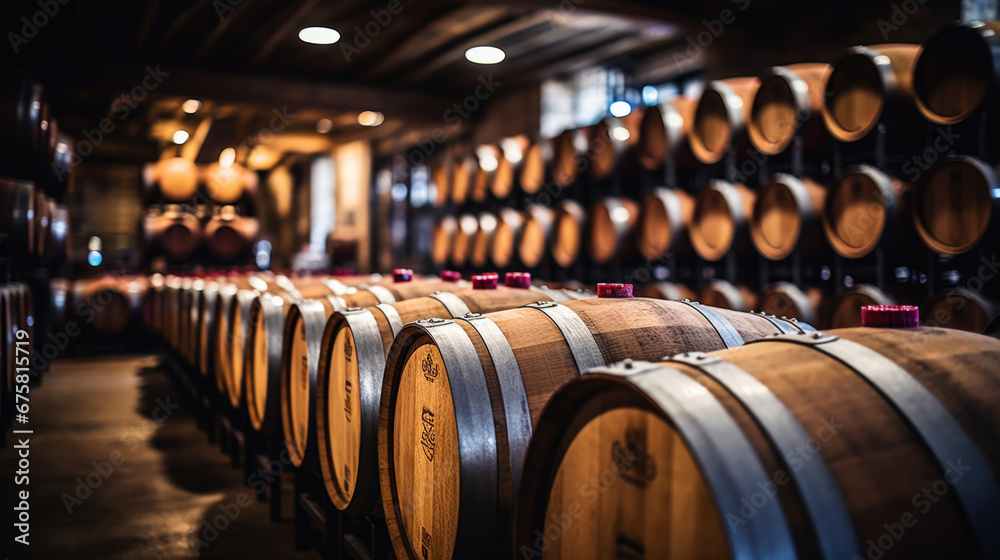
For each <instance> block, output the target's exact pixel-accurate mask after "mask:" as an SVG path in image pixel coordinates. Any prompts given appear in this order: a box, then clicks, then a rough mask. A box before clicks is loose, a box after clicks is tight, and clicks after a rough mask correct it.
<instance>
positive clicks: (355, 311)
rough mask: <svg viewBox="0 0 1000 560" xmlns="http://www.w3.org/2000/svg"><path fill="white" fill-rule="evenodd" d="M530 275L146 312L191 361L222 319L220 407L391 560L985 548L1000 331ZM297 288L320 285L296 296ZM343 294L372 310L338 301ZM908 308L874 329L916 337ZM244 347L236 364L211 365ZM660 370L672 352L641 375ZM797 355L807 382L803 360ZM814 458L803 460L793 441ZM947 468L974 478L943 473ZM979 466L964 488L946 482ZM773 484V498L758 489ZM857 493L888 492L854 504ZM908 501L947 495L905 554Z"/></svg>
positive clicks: (191, 294) (358, 283)
mask: <svg viewBox="0 0 1000 560" xmlns="http://www.w3.org/2000/svg"><path fill="white" fill-rule="evenodd" d="M524 278H525V277H524V276H523V275H521V276H520V279H519V277H518V276H517V275H514V276H513V277H512V278H511V285H512V286H516V287H513V288H508V289H503V288H495V289H492V290H490V289H488V288H490V287H492V286H493V285H495V282H496V277H495V276H494V277H492V278H491V277H489V276H486V275H483V276H479V277H475V278H474V283H475V287H478V288H480V289H478V290H477V289H472V290H470V289H468V287H467V285H464V284H462V283H459V282H454V283H450V284H451V285H450V286H449V285H448V284H449V283H447V282H441V281H438V280H436V279H425V280H416V281H413V282H410V283H400V282H393V283H387V280H382V281H374V282H373V280H374V279H371V278H367V277H365V278H353V279H352V278H343V277H338V278H321V279H317V278H313V279H310V280H305V279H298V280H289V279H281V278H279V277H274V276H256V277H242V278H235V279H234V278H230V279H226V280H222V279H217V280H215V281H207V279H180V278H169V279H167V280H166V281H165V282H164V284H163V286H162V287H161V288H160V290H159V294H160V296H159V297H162V298H163V299H162V302H161V305H160V308H161V309H162V310H163V312H168V311H169V310H170V309H174V310H180V311H181V312H180V317H175V318H174V319H168V318H167V317H165V316H164V317H161V318H160V319H161V322H160V323H159V327H160V329H161V332H164V333H165V337H166V338H167V339H168V340H173V341H174V346H175V347H177V348H178V349H179V350H181V353H182V354H184V355H187V356H188V359H189V360H190V359H191V358H192V357H194V355H192V354H191V352H192V351H194V353H195V354H198V352H199V351H198V345H199V344H205V343H206V339H201V341H199V338H200V336H193V335H192V334H191V331H192V329H194V330H195V331H197V332H206V331H205V330H204V327H203V326H202V325H203V324H204V323H205V322H206V321H207V322H209V323H211V322H212V321H214V323H215V324H214V329H213V327H211V326H210V327H208V331H207V332H212V331H213V330H214V331H215V333H216V334H215V337H216V348H215V350H216V351H219V350H222V354H223V355H225V354H228V355H229V358H226V357H224V356H223V357H220V358H217V359H216V363H215V367H217V368H223V369H224V368H229V370H230V371H229V372H228V373H222V376H223V377H224V378H225V379H224V380H221V381H220V380H218V379H216V383H217V385H218V388H219V390H220V391H222V390H225V391H227V392H226V393H224V394H226V395H228V396H229V397H230V399H232V403H233V404H234V411H235V412H236V413H238V414H241V415H244V414H245V415H247V417H248V420H249V422H250V424H251V425H252V426H253V427H254V429H260V430H280V433H282V434H283V435H284V438H285V443H286V445H287V446H288V449H289V455H290V457H291V459H292V462H293V464H294V465H296V467H298V468H303V469H317V468H318V469H319V470H320V472H321V473H322V475H323V479H324V481H325V483H326V487H327V491H328V494H329V497H330V499H331V501H332V502H333V504H334V505H335V506H336V507H338V508H340V509H343V510H345V511H347V512H349V513H352V514H357V515H367V514H371V513H376V514H380V515H384V516H385V520H386V523H387V525H388V527H389V531H390V536H391V537H392V542H393V547H394V549H395V553H396V555H397V557H399V558H414V559H416V558H445V559H447V558H467V557H473V556H475V557H481V556H484V555H486V556H489V557H498V558H503V557H511V555H512V553H513V554H517V555H518V556H520V555H521V554H527V556H526V557H534V556H543V555H549V556H553V557H562V555H563V554H566V555H567V556H568V557H569V556H572V557H583V558H607V557H641V556H647V555H648V556H650V557H673V556H677V557H689V556H691V554H689V553H692V552H697V551H703V550H706V548H705V544H704V542H705V541H706V537H707V540H708V541H711V542H712V543H713V544H712V547H714V548H711V552H712V554H711V555H712V556H716V555H724V554H727V553H729V554H731V555H733V556H737V557H773V556H775V555H783V556H788V557H792V556H796V555H798V556H802V557H824V558H827V557H829V558H833V557H849V556H850V555H851V554H854V553H859V554H866V552H865V548H866V547H867V546H869V543H870V542H876V543H877V546H880V547H882V549H881V552H882V553H883V554H885V555H886V556H885V557H887V558H888V557H901V558H905V557H912V555H913V553H914V552H915V551H925V550H939V549H940V550H946V549H949V548H947V547H951V548H953V549H958V550H962V551H963V557H993V556H994V554H993V553H994V550H993V549H992V548H990V547H991V546H992V544H991V542H992V541H991V539H990V536H989V535H990V534H991V532H990V529H989V528H990V527H991V526H992V524H993V521H994V520H992V519H990V518H989V517H990V514H989V512H990V511H993V510H995V506H998V505H1000V493H998V490H997V483H996V473H997V472H998V471H1000V468H998V467H997V466H996V465H997V462H996V458H995V457H993V455H994V454H995V453H994V452H993V451H992V449H993V446H992V445H991V444H990V442H991V441H992V439H993V438H995V437H996V435H995V432H996V430H997V428H998V427H1000V417H998V415H997V413H996V411H994V410H993V407H991V405H990V404H989V400H990V397H989V391H988V387H992V386H995V385H996V380H995V379H993V378H994V377H995V376H996V371H995V368H992V365H991V364H992V362H993V360H995V359H996V358H1000V342H998V341H997V340H994V339H990V338H987V337H983V336H980V335H974V334H968V333H960V332H958V331H953V330H946V329H938V328H927V327H925V328H919V329H917V328H909V329H906V330H899V331H895V330H881V329H874V328H864V329H845V330H837V331H832V332H830V333H827V334H820V333H816V332H815V331H814V329H813V328H812V327H811V326H810V325H808V324H806V323H805V322H802V321H794V320H791V319H782V318H780V317H776V316H773V315H767V314H759V313H752V314H751V313H740V312H735V311H731V310H726V309H721V308H712V307H709V306H705V305H701V304H698V303H694V302H692V301H690V300H682V301H667V300H657V299H649V298H643V297H635V298H632V297H631V295H632V294H631V286H628V285H601V286H599V287H598V295H599V296H601V297H597V298H595V297H592V296H593V294H581V293H571V292H561V291H554V290H548V289H543V288H541V287H534V288H532V287H524V286H530V285H529V284H527V283H526V282H524ZM490 280H492V282H490ZM199 282H200V284H199ZM282 284H284V287H282V286H281V285H282ZM348 284H354V286H349V285H348ZM296 285H301V286H303V287H305V286H307V285H308V286H317V285H322V286H324V288H321V289H319V290H318V291H319V293H320V294H322V295H319V297H318V299H310V298H308V297H305V296H304V295H302V296H300V294H298V293H296V292H297V291H298V288H297V287H296ZM373 288H374V290H372V289H373ZM379 288H382V289H379ZM441 288H444V289H443V290H442V289H441ZM429 290H435V291H434V292H429ZM334 291H340V292H341V295H334ZM386 292H388V293H386ZM185 294H187V295H185ZM211 294H214V295H211ZM312 295H314V296H315V295H316V292H312ZM587 295H589V296H591V297H583V296H587ZM390 296H391V300H390ZM348 297H350V299H351V300H352V301H353V302H361V303H360V304H359V305H358V306H357V307H339V306H342V305H345V304H348V301H346V300H344V298H348ZM213 298H214V300H215V304H214V305H212V304H211V303H209V302H210V301H211V300H212V299H213ZM557 299H563V301H555V300H557ZM206 300H207V301H206ZM365 300H368V301H365ZM526 300H537V301H533V302H531V303H525V301H526ZM376 301H380V303H378V304H377V305H370V304H372V303H375V302H376ZM199 302H204V303H199ZM366 304H368V305H367V306H366V307H365V305H366ZM338 307H339V308H338ZM195 309H199V310H200V311H198V312H196V311H194V310H195ZM211 309H214V310H215V311H214V312H213V311H209V310H211ZM877 309H882V308H876V310H877ZM915 312H916V309H915V308H904V309H902V313H903V315H904V317H903V318H898V317H897V318H892V317H891V313H890V317H889V318H888V319H885V318H883V321H886V322H885V325H886V326H888V325H890V324H896V323H898V326H906V327H916V321H917V319H916V316H915V315H914V313H915ZM199 315H201V316H202V318H201V319H199V318H198V317H199ZM213 315H214V317H215V318H214V319H212V317H213ZM178 320H179V321H180V324H178V323H176V321H178ZM184 322H187V323H188V326H187V327H183V326H182V324H183V323H184ZM185 328H186V329H187V331H186V332H187V336H186V338H187V340H188V342H184V340H183V339H184V338H185V335H184V334H183V332H184V331H183V329H185ZM222 333H227V334H222ZM229 333H231V334H229ZM773 335H778V336H777V338H775V337H774V336H773ZM207 340H208V341H211V337H210V338H209V339H207ZM755 341H757V342H760V341H763V342H761V343H760V344H756V343H755V344H751V345H748V346H747V347H746V348H740V347H741V346H743V345H744V344H747V343H751V342H755ZM177 343H179V344H181V345H186V346H178V344H177ZM208 344H211V342H208ZM192 345H193V346H194V349H192ZM278 347H280V350H278ZM185 348H186V350H185ZM234 351H235V352H236V353H235V354H234V353H233V352H234ZM711 351H720V352H718V353H717V354H715V355H707V356H706V355H704V354H701V353H700V352H711ZM239 353H242V355H243V358H242V363H241V364H233V363H230V364H225V360H227V359H228V360H233V359H235V356H237V355H238V354H239ZM663 356H675V358H673V359H672V360H671V361H670V362H669V363H665V364H664V363H660V364H653V363H643V362H640V361H639V360H646V361H649V362H662V361H663ZM831 358H832V359H831ZM621 360H626V361H625V362H623V363H621V364H619V365H617V366H610V367H609V364H612V363H613V362H619V361H621ZM632 360H635V361H632ZM192 364H197V365H198V366H200V367H198V369H200V370H201V371H202V373H207V374H208V375H210V376H211V375H215V376H216V377H218V376H219V375H220V374H219V371H218V370H216V371H215V372H213V371H212V370H211V369H210V368H211V367H212V366H211V365H210V364H209V363H204V362H203V363H201V364H199V363H198V362H197V361H192ZM715 364H719V365H715ZM727 364H728V365H727ZM799 364H806V365H807V366H808V368H809V373H810V375H798V374H799V373H801V371H792V370H791V368H796V370H798V369H799V368H798V367H797V366H798V365H799ZM240 367H242V368H243V375H242V378H243V380H242V384H243V387H242V396H239V395H236V396H235V398H234V394H233V389H234V388H233V387H232V384H233V383H241V381H240V380H239V379H240V376H239V374H238V373H235V372H236V370H238V369H239V368H240ZM233 368H236V369H233ZM595 368H596V369H595ZM956 368H959V369H956ZM588 370H591V373H588V374H586V375H581V374H582V373H583V372H586V371H588ZM953 370H954V373H948V372H952V371H953ZM664 372H666V373H664ZM942 374H945V375H942ZM959 374H960V375H959ZM661 376H662V380H661V379H660V377H661ZM685 378H687V380H685ZM872 386H874V388H875V390H873V389H872ZM946 397H947V398H946ZM276 399H277V401H278V402H275V400H276ZM939 399H940V400H939ZM816 402H822V403H826V404H824V405H823V406H815V405H814V404H813V403H816ZM796 403H802V404H801V405H799V404H796ZM807 403H808V404H809V406H805V404H807ZM859 407H860V408H859ZM858 410H864V411H865V413H864V415H859V414H857V411H858ZM869 411H871V414H869ZM925 416H927V417H925ZM911 427H912V428H915V430H914V429H912V428H911ZM678 436H679V437H678ZM810 438H812V439H810ZM947 442H952V443H953V444H956V445H958V446H959V447H957V448H955V447H951V448H949V447H948V444H947ZM955 442H957V443H955ZM922 444H926V445H922ZM803 445H808V446H815V448H813V447H809V448H808V449H809V452H808V455H804V456H801V457H800V456H796V455H795V454H794V453H785V451H786V450H789V451H791V450H793V449H797V448H802V446H803ZM887 447H891V448H893V449H895V450H896V451H894V452H893V453H890V454H886V453H885V450H886V449H887ZM949 453H952V454H951V455H949ZM954 453H958V454H959V455H955V454H954ZM984 455H985V457H986V459H988V461H989V462H986V460H984ZM958 456H961V457H962V458H963V460H964V458H965V457H970V458H971V461H972V463H973V464H974V465H976V466H975V467H974V468H973V470H971V471H969V472H965V470H962V472H960V473H956V472H952V471H953V470H954V461H955V460H956V459H954V457H958ZM803 457H804V458H803ZM949 460H951V461H953V462H952V463H948V462H947V461H949ZM800 464H804V465H806V467H807V468H806V470H805V471H804V472H801V473H800V469H801V468H802V467H800V466H799V465H800ZM861 465H864V466H861ZM911 465H912V466H914V467H913V468H911ZM949 468H952V471H946V469H949ZM900 469H902V470H906V471H907V472H906V475H905V476H901V475H900V474H899V473H898V472H897V471H898V470H900ZM778 472H781V473H783V474H782V477H784V478H776V477H775V475H774V474H773V473H778ZM971 472H975V473H977V474H976V476H975V477H973V479H971V480H969V481H968V483H967V484H966V483H965V482H964V481H963V486H961V487H962V488H967V489H968V490H965V491H959V488H960V486H959V485H954V486H953V487H948V486H945V487H944V490H942V489H939V488H938V487H937V486H936V485H937V484H938V481H939V480H941V479H944V478H945V477H947V479H946V480H947V483H950V484H954V482H955V480H956V477H959V476H969V474H970V473H971ZM610 477H613V479H612V478H610ZM859 477H860V478H859ZM619 478H621V479H622V480H621V482H619V483H617V484H615V481H617V480H618V479H619ZM789 479H790V480H791V481H792V482H793V484H791V485H788V480H789ZM772 480H773V482H771V486H770V487H769V488H773V489H774V491H773V492H771V491H770V490H768V489H767V488H765V487H759V485H760V484H763V483H765V482H770V481H772ZM782 480H784V481H782ZM866 484H868V485H870V484H875V485H877V486H878V487H879V488H880V492H879V493H877V496H878V497H877V498H876V499H863V500H862V499H859V497H858V496H859V494H858V492H860V491H861V490H859V488H860V489H863V488H864V487H865V485H866ZM717 485H718V487H717ZM922 488H933V490H932V491H933V492H936V496H937V497H939V498H940V497H941V496H945V495H946V494H947V496H946V497H945V498H944V499H941V500H939V501H935V502H934V503H939V502H940V503H943V504H945V505H942V506H940V511H937V510H936V509H935V510H934V511H933V513H929V512H925V511H923V510H921V511H920V512H921V513H925V514H926V515H927V516H928V517H927V518H926V519H928V522H926V523H925V524H924V526H925V529H923V530H922V531H921V532H920V534H919V535H918V536H914V537H908V538H912V543H913V544H911V543H907V544H905V545H904V546H896V547H893V546H891V544H892V543H890V546H886V545H884V544H883V543H882V541H881V540H879V539H880V537H882V532H884V531H885V529H884V528H883V524H884V523H887V522H895V521H896V520H899V519H900V515H901V514H902V513H906V512H908V511H909V510H908V509H906V508H915V507H917V505H915V504H911V503H910V498H911V497H912V496H913V495H914V494H920V492H921V490H922ZM949 489H951V490H952V491H951V492H950V494H949V493H948V490H949ZM758 490H760V491H761V493H762V496H761V497H762V498H763V499H765V500H773V501H774V503H775V505H773V506H770V507H769V508H764V507H763V504H760V503H759V502H758V499H759V498H758V496H756V492H757V491H758ZM765 492H766V493H765ZM976 497H978V499H979V500H980V501H976ZM741 499H743V501H745V502H747V503H749V504H751V505H749V506H744V503H743V502H742V501H741ZM983 500H984V501H983ZM928 503H930V502H928ZM976 504H979V505H981V506H983V507H978V506H977V505H976ZM741 506H744V510H745V511H744V510H741V509H740V507H741ZM751 507H753V508H754V509H752V510H751V509H750V508H751ZM936 507H937V506H935V508H936ZM901 508H903V509H901ZM932 509H933V508H932ZM763 511H767V512H768V513H767V514H766V515H765V514H763V513H759V512H763ZM673 512H676V515H674V514H673ZM755 512H757V513H758V514H755ZM732 516H736V517H735V519H737V522H735V524H734V521H733V517H732ZM921 519H924V518H923V517H922V518H921ZM654 520H655V521H654ZM831 520H832V521H831ZM886 520H888V521H886ZM904 523H906V521H904ZM515 528H516V531H515ZM763 535H766V536H767V538H764V536H763ZM768 539H770V540H768ZM942 543H943V544H942ZM928 547H929V548H928ZM942 547H945V548H942ZM845 551H846V553H847V555H844V553H845ZM858 551H860V552H858Z"/></svg>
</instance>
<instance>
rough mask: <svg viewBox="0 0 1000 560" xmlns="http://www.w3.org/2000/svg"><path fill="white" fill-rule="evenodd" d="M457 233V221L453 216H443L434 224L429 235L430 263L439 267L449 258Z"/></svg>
mask: <svg viewBox="0 0 1000 560" xmlns="http://www.w3.org/2000/svg"><path fill="white" fill-rule="evenodd" d="M457 231H458V220H456V219H455V218H454V217H453V216H443V217H441V218H439V219H438V220H437V221H436V222H434V231H433V232H432V233H431V262H432V263H434V266H436V267H441V266H444V265H445V264H447V263H448V260H449V259H450V258H451V247H452V243H453V242H454V240H455V233H456V232H457Z"/></svg>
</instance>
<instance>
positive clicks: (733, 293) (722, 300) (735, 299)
mask: <svg viewBox="0 0 1000 560" xmlns="http://www.w3.org/2000/svg"><path fill="white" fill-rule="evenodd" d="M699 301H700V302H701V303H702V304H704V305H710V306H712V307H721V308H722V309H732V310H733V311H753V310H755V309H757V292H755V291H753V290H751V289H750V288H748V287H747V286H745V285H743V284H739V285H736V284H733V283H732V282H730V281H728V280H720V279H715V280H709V281H708V282H707V283H706V284H705V285H704V286H703V287H702V288H701V295H700V296H699ZM807 322H808V321H807ZM810 324H811V323H810Z"/></svg>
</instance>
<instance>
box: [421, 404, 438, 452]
mask: <svg viewBox="0 0 1000 560" xmlns="http://www.w3.org/2000/svg"><path fill="white" fill-rule="evenodd" d="M420 421H421V423H423V425H424V429H423V432H421V434H420V446H421V447H423V448H424V456H425V457H427V460H428V461H430V462H432V463H433V462H434V440H435V438H436V437H437V436H436V435H435V434H434V413H433V412H431V411H430V410H429V409H428V408H427V407H424V411H423V413H422V414H421V415H420Z"/></svg>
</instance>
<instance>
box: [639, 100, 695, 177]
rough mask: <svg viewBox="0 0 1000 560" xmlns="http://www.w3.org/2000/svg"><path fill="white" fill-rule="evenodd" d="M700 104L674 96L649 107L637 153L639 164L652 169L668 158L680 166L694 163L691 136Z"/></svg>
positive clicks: (640, 128)
mask: <svg viewBox="0 0 1000 560" xmlns="http://www.w3.org/2000/svg"><path fill="white" fill-rule="evenodd" d="M697 106H698V101H697V100H696V99H690V98H687V97H675V98H674V99H672V100H670V101H664V102H661V103H659V104H657V105H655V106H653V107H648V108H647V109H646V114H645V115H643V117H642V123H641V124H640V127H639V130H640V134H639V144H638V150H637V155H638V159H639V164H640V165H642V166H643V167H645V168H646V169H651V170H652V169H658V168H659V167H660V166H662V165H663V164H665V163H667V162H668V161H674V162H675V163H677V164H678V165H679V166H681V167H691V166H693V164H694V157H693V155H692V154H691V153H690V148H689V147H688V136H689V135H690V134H691V127H692V123H693V121H694V111H695V108H696V107H697Z"/></svg>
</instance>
